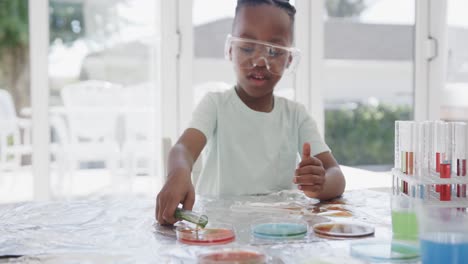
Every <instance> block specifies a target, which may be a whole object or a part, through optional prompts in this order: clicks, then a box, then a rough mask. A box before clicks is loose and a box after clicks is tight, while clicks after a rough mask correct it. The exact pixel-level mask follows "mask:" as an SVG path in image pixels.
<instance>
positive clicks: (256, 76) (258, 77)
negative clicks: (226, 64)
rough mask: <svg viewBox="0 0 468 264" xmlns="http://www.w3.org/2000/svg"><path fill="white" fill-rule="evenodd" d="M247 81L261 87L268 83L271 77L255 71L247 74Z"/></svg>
mask: <svg viewBox="0 0 468 264" xmlns="http://www.w3.org/2000/svg"><path fill="white" fill-rule="evenodd" d="M247 79H248V80H250V81H252V82H254V83H255V84H257V85H261V84H264V83H265V82H266V81H268V80H269V79H270V77H269V76H268V75H267V74H266V73H264V72H260V71H255V72H250V73H249V74H247Z"/></svg>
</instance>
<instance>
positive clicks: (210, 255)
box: [197, 248, 267, 264]
mask: <svg viewBox="0 0 468 264" xmlns="http://www.w3.org/2000/svg"><path fill="white" fill-rule="evenodd" d="M197 259H198V263H199V264H264V263H267V257H266V255H265V254H264V253H262V252H261V251H258V250H256V249H251V248H223V249H215V250H212V251H210V252H206V253H203V254H200V255H198V258H197Z"/></svg>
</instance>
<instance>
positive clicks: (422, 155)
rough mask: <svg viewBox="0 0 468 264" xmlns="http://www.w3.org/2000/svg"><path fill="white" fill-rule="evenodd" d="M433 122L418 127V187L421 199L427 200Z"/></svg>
mask: <svg viewBox="0 0 468 264" xmlns="http://www.w3.org/2000/svg"><path fill="white" fill-rule="evenodd" d="M431 124H432V123H431V122H429V121H425V122H421V123H419V124H418V126H417V135H418V136H417V140H416V142H417V144H418V145H417V147H416V159H415V160H416V177H417V178H418V181H419V182H420V183H421V184H420V185H419V186H418V194H419V196H418V197H419V198H420V199H426V195H427V194H426V192H427V191H428V190H429V189H430V188H429V189H428V188H426V183H427V182H428V177H429V176H430V169H429V168H430V153H431V150H430V149H431Z"/></svg>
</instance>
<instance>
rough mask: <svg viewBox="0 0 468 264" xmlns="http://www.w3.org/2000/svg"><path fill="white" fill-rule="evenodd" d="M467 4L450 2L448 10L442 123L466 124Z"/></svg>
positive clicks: (457, 1) (467, 113)
mask: <svg viewBox="0 0 468 264" xmlns="http://www.w3.org/2000/svg"><path fill="white" fill-rule="evenodd" d="M467 8H468V2H466V1H463V0H449V1H448V6H447V27H448V28H447V49H448V54H447V56H448V58H447V71H446V74H447V84H446V86H445V87H444V88H443V90H442V91H443V92H442V93H443V96H441V119H444V120H449V121H465V122H466V121H468V49H467V48H466V47H468V18H467V17H466V15H465V14H464V10H467Z"/></svg>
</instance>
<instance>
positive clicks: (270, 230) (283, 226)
mask: <svg viewBox="0 0 468 264" xmlns="http://www.w3.org/2000/svg"><path fill="white" fill-rule="evenodd" d="M251 231H252V235H253V236H254V237H256V238H261V239H296V238H304V237H305V236H306V235H307V233H308V227H307V223H305V222H303V221H294V220H290V219H285V220H281V219H277V220H262V221H259V222H257V223H254V224H253V225H252V226H251Z"/></svg>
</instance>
